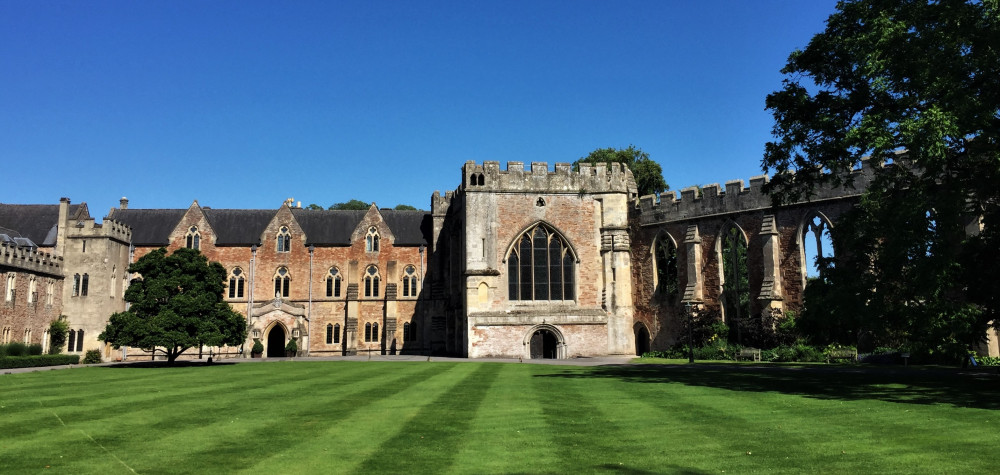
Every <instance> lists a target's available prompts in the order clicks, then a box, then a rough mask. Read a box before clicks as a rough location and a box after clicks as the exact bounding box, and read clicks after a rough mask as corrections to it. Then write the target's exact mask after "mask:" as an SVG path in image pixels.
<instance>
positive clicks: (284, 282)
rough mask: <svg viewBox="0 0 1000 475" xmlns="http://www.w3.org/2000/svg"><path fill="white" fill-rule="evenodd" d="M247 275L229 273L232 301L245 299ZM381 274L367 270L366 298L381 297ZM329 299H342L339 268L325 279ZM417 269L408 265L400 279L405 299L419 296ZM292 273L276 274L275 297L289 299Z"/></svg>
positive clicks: (374, 268) (372, 268) (285, 270)
mask: <svg viewBox="0 0 1000 475" xmlns="http://www.w3.org/2000/svg"><path fill="white" fill-rule="evenodd" d="M246 280H247V277H246V273H245V272H244V271H243V268H241V267H234V268H233V270H232V271H230V273H229V286H228V290H227V292H228V297H229V298H231V299H237V298H243V297H244V296H245V292H246ZM380 280H381V274H380V273H379V269H378V266H375V265H370V266H368V267H366V268H365V273H364V276H363V277H362V281H363V284H364V296H365V297H378V296H379V283H380ZM324 281H325V287H326V296H327V297H340V296H342V295H343V294H342V290H343V273H341V272H340V269H339V268H337V267H331V268H330V270H329V271H328V272H327V275H326V277H325V279H324ZM418 282H419V279H418V276H417V268H416V266H414V265H412V264H411V265H407V266H405V267H404V268H403V273H402V277H401V278H400V284H401V290H402V292H401V293H402V296H403V297H416V296H417V283H418ZM291 284H292V280H291V273H290V272H289V270H288V268H287V267H285V266H282V267H279V268H278V269H277V270H276V271H275V273H274V295H275V297H288V296H289V294H290V293H291Z"/></svg>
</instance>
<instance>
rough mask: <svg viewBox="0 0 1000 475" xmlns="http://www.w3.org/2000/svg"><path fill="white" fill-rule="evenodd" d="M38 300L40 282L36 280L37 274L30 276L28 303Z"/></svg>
mask: <svg viewBox="0 0 1000 475" xmlns="http://www.w3.org/2000/svg"><path fill="white" fill-rule="evenodd" d="M35 302H38V284H37V283H36V282H35V276H31V277H29V278H28V303H35Z"/></svg>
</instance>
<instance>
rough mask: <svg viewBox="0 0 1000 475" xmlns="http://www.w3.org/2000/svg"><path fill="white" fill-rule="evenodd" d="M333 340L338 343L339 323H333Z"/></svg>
mask: <svg viewBox="0 0 1000 475" xmlns="http://www.w3.org/2000/svg"><path fill="white" fill-rule="evenodd" d="M333 342H334V343H340V324H339V323H335V324H334V325H333Z"/></svg>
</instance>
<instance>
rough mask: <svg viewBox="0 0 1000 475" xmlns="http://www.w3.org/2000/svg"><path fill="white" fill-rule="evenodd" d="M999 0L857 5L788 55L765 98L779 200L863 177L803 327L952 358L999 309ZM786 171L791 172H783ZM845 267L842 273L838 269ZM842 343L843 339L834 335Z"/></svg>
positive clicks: (767, 164)
mask: <svg viewBox="0 0 1000 475" xmlns="http://www.w3.org/2000/svg"><path fill="white" fill-rule="evenodd" d="M998 4H1000V2H998V0H981V1H960V0H941V1H936V2H928V1H916V0H858V1H845V2H841V3H839V4H838V5H837V12H836V13H834V14H833V15H832V16H830V18H829V19H828V20H827V27H826V30H825V31H823V32H822V33H819V34H818V35H816V36H815V37H813V38H812V40H811V41H810V42H809V44H808V46H807V47H806V49H804V50H800V51H795V52H793V53H792V54H791V56H790V57H789V59H788V63H787V65H786V66H785V68H784V69H783V70H782V72H783V73H784V74H785V79H784V81H783V87H782V89H781V90H779V91H776V92H774V93H772V94H770V95H769V96H768V97H767V108H768V109H770V110H771V111H772V113H773V114H774V118H775V125H774V130H773V133H774V136H775V140H774V141H773V142H770V143H768V144H767V146H766V151H765V154H764V159H763V168H764V170H765V171H774V172H777V173H776V174H775V175H774V177H773V179H772V180H771V182H770V183H768V185H767V186H766V187H765V190H766V191H768V192H770V193H772V196H773V197H774V199H775V201H776V202H778V203H780V202H791V201H795V200H798V199H802V198H808V197H810V196H811V195H812V193H813V192H814V191H815V190H816V189H817V187H821V186H841V185H845V186H848V187H850V186H853V184H854V183H853V181H852V176H855V175H852V174H850V173H846V172H847V171H848V170H851V169H856V168H858V167H859V166H861V164H862V160H863V159H864V160H867V161H868V162H869V163H870V164H871V166H872V168H873V169H874V178H873V181H872V182H871V184H870V185H869V186H868V188H867V191H866V192H865V194H864V195H863V197H862V199H861V202H860V204H859V206H857V207H856V209H854V210H853V211H852V212H851V213H849V214H848V215H847V216H846V217H845V218H844V220H842V222H840V223H837V226H835V227H834V229H833V233H832V234H833V238H834V243H835V245H836V246H837V248H838V251H839V252H840V253H841V255H842V256H841V258H839V259H837V260H836V261H835V262H824V263H823V264H825V265H826V266H827V267H828V269H827V270H826V272H824V273H822V275H821V277H820V281H819V282H817V283H815V285H813V286H812V288H807V290H806V292H807V296H806V308H805V314H806V315H804V316H805V317H810V316H811V317H812V318H813V323H815V322H816V321H822V320H824V319H826V320H832V322H833V324H834V325H838V324H843V325H844V326H847V327H849V328H852V329H853V330H854V331H855V332H854V333H853V334H854V335H857V334H858V333H871V334H874V335H875V337H876V338H881V340H882V341H883V342H886V343H890V344H893V343H906V344H909V345H911V346H912V347H913V348H914V351H917V352H921V353H924V354H927V355H931V356H936V357H941V358H942V359H943V358H954V357H956V356H958V355H959V354H961V353H962V352H963V351H964V349H965V348H967V347H968V346H969V345H972V344H975V343H976V342H978V341H980V340H981V339H982V338H983V337H984V336H985V330H986V328H987V324H988V322H990V321H991V320H995V319H996V318H997V316H998V310H1000V308H998V301H997V300H996V299H997V298H998V297H997V296H998V295H1000V260H998V257H1000V252H998V249H1000V229H998V225H1000V222H998V219H1000V208H998V207H1000V186H998V183H1000V7H998ZM789 172H794V173H789ZM844 257H847V258H844ZM835 333H838V334H839V335H841V337H842V338H843V335H845V333H844V332H843V331H842V329H841V330H840V331H838V332H835Z"/></svg>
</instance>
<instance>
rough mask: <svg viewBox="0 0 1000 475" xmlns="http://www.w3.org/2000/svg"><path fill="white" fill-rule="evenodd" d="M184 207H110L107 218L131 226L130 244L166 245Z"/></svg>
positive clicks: (183, 211) (184, 211)
mask: <svg viewBox="0 0 1000 475" xmlns="http://www.w3.org/2000/svg"><path fill="white" fill-rule="evenodd" d="M186 212H187V210H186V209H112V210H111V213H110V214H108V216H107V219H112V220H115V221H118V222H119V223H122V224H126V225H128V226H129V227H131V228H132V244H135V245H137V246H166V245H167V244H170V239H169V238H170V232H171V231H173V230H174V228H175V227H177V223H178V222H179V221H180V220H181V218H182V217H184V213H186Z"/></svg>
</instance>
